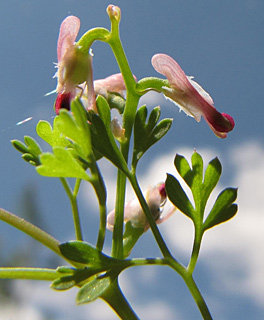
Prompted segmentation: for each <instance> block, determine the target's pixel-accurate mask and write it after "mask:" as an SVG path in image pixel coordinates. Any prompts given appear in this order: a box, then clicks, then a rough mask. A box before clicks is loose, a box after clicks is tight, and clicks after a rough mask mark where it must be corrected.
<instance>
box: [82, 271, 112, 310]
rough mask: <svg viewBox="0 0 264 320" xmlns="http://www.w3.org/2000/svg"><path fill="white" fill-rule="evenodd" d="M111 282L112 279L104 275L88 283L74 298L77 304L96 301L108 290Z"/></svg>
mask: <svg viewBox="0 0 264 320" xmlns="http://www.w3.org/2000/svg"><path fill="white" fill-rule="evenodd" d="M113 281H114V278H113V277H112V276H111V275H109V274H107V273H106V274H104V275H101V276H99V277H97V278H95V279H94V280H92V281H90V282H88V283H87V284H85V285H84V286H83V287H82V288H81V289H80V290H79V292H78V294H77V298H76V302H77V304H78V305H79V304H83V303H89V302H92V301H94V300H96V299H97V298H99V297H100V296H101V295H102V294H103V293H104V292H105V291H106V290H107V289H108V288H109V286H110V285H111V284H112V282H113Z"/></svg>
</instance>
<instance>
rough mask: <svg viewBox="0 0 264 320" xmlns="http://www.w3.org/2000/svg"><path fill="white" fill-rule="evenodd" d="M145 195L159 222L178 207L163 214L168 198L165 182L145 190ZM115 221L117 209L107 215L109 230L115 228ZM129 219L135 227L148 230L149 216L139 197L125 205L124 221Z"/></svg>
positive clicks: (154, 216)
mask: <svg viewBox="0 0 264 320" xmlns="http://www.w3.org/2000/svg"><path fill="white" fill-rule="evenodd" d="M144 197H145V199H146V201H147V204H148V206H149V209H150V211H151V213H152V215H153V218H154V219H155V221H156V223H157V224H160V223H161V222H163V221H165V220H167V219H168V218H169V216H170V215H171V214H172V213H173V212H174V211H175V209H176V208H173V210H169V212H168V213H166V214H165V215H161V213H162V209H163V206H164V205H165V203H166V200H167V194H166V190H165V183H159V184H158V185H156V186H150V187H148V189H147V190H146V191H145V192H144ZM114 221H115V210H113V211H111V212H110V213H109V214H108V215H107V228H108V229H109V230H113V227H114ZM128 221H130V222H131V224H132V226H133V227H134V228H144V231H147V230H148V228H149V224H148V221H147V218H146V216H145V214H144V212H143V210H142V208H141V205H140V203H139V202H138V199H133V200H132V201H129V202H127V203H126V205H125V210H124V222H125V223H126V222H128Z"/></svg>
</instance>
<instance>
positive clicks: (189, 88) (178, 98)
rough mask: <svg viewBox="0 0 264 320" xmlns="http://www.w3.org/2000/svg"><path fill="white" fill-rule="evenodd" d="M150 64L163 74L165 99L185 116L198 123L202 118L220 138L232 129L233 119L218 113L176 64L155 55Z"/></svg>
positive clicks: (160, 55) (207, 95)
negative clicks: (167, 83) (172, 103)
mask: <svg viewBox="0 0 264 320" xmlns="http://www.w3.org/2000/svg"><path fill="white" fill-rule="evenodd" d="M151 63H152V65H153V67H154V69H155V70H156V71H157V72H159V73H161V74H163V75H164V76H165V77H166V78H167V79H168V82H169V85H170V87H163V88H162V89H163V91H162V92H163V94H164V95H165V97H167V98H169V99H170V100H172V101H173V102H174V103H176V104H177V105H178V106H179V108H180V109H182V110H183V111H184V112H185V113H186V114H188V115H190V116H192V117H194V118H195V120H196V121H198V122H199V121H200V119H201V116H203V117H204V119H205V120H206V122H207V123H208V125H209V126H210V128H211V129H212V131H213V132H214V133H215V135H216V136H218V137H220V138H226V136H227V132H229V131H231V130H232V129H233V128H234V125H235V123H234V120H233V118H232V117H231V116H230V115H228V114H226V113H220V112H218V111H217V110H216V109H215V107H214V103H213V100H212V98H211V97H210V96H209V94H208V93H207V92H206V91H205V90H204V89H203V88H202V87H201V86H200V85H199V84H198V83H196V82H195V81H193V80H192V78H191V77H187V76H186V75H185V73H184V71H183V70H182V69H181V67H180V66H179V65H178V63H177V62H176V61H175V60H173V59H172V58H171V57H170V56H168V55H166V54H155V55H154V56H153V57H152V60H151Z"/></svg>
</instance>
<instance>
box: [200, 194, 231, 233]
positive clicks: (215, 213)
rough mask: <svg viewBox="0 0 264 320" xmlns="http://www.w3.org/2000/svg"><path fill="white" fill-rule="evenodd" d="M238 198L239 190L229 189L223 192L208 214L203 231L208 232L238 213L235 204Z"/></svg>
mask: <svg viewBox="0 0 264 320" xmlns="http://www.w3.org/2000/svg"><path fill="white" fill-rule="evenodd" d="M236 198H237V189H235V188H227V189H225V190H223V191H222V192H221V193H220V194H219V196H218V198H217V199H216V201H215V204H214V206H213V208H212V209H211V211H210V213H209V214H208V216H207V218H206V220H205V222H204V224H203V229H204V230H207V229H209V228H212V227H214V226H216V225H218V224H220V223H223V222H225V221H227V220H229V219H231V218H233V217H234V215H235V214H236V212H237V205H236V204H234V203H233V202H234V201H235V200H236Z"/></svg>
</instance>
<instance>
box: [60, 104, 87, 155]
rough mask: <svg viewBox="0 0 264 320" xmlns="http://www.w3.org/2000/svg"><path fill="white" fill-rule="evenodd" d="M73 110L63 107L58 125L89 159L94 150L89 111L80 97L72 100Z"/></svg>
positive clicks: (80, 152)
mask: <svg viewBox="0 0 264 320" xmlns="http://www.w3.org/2000/svg"><path fill="white" fill-rule="evenodd" d="M71 111H72V113H70V112H69V111H67V110H64V109H62V110H61V111H60V114H59V116H58V117H57V118H58V119H57V122H56V125H57V127H58V129H59V131H60V132H61V133H62V134H63V135H64V136H65V137H67V138H68V139H70V140H71V141H73V142H74V144H73V146H74V148H75V149H76V151H77V152H78V153H79V154H80V156H81V157H83V158H84V159H87V160H89V159H90V155H91V154H92V152H93V151H92V143H91V134H90V128H89V125H88V122H87V112H86V110H85V109H84V107H83V105H82V104H81V102H80V100H79V99H75V100H73V101H72V103H71Z"/></svg>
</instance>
